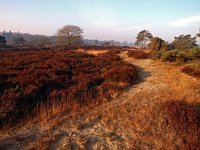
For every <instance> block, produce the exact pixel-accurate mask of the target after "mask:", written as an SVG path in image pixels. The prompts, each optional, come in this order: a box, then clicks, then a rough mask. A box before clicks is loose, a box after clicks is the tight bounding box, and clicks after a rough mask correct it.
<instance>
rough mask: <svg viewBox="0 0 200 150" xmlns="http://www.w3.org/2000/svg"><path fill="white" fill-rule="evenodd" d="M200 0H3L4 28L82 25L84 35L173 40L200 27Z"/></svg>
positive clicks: (0, 18) (46, 30) (35, 30)
mask: <svg viewBox="0 0 200 150" xmlns="http://www.w3.org/2000/svg"><path fill="white" fill-rule="evenodd" d="M199 8H200V0H0V31H3V30H6V31H10V30H11V31H13V32H17V31H20V32H25V33H32V34H43V35H55V34H56V32H57V30H58V29H59V28H61V27H63V26H64V25H67V24H73V25H78V26H80V27H81V28H82V29H83V30H84V38H87V39H98V40H117V41H128V42H134V41H135V37H136V36H137V33H138V32H139V31H141V30H143V29H146V30H149V31H150V32H151V33H152V34H153V36H159V37H161V38H163V39H164V40H166V41H172V40H173V38H174V36H179V35H180V34H192V35H195V34H196V33H197V32H199V28H200V9H199Z"/></svg>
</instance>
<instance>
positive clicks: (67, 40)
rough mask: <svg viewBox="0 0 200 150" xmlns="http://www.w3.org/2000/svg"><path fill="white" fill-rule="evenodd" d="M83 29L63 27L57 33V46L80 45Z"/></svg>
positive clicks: (72, 26) (74, 26) (69, 26)
mask: <svg viewBox="0 0 200 150" xmlns="http://www.w3.org/2000/svg"><path fill="white" fill-rule="evenodd" d="M82 34H83V29H81V28H80V27H79V26H76V25H65V26H64V27H62V28H60V29H59V30H58V31H57V34H56V36H57V44H58V45H61V46H72V45H76V44H80V43H81V41H82V39H83V36H82Z"/></svg>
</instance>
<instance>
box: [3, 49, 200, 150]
mask: <svg viewBox="0 0 200 150" xmlns="http://www.w3.org/2000/svg"><path fill="white" fill-rule="evenodd" d="M120 56H121V57H122V58H123V59H124V60H125V61H127V62H128V63H132V64H134V65H136V66H137V70H138V71H139V77H140V80H139V81H138V82H137V84H136V85H134V86H133V87H131V88H129V89H128V90H127V91H126V92H124V93H123V94H122V95H121V96H119V97H116V98H114V99H113V100H112V101H107V102H104V103H103V104H102V105H100V106H98V107H95V109H92V110H87V111H85V112H84V113H83V114H81V115H80V116H65V115H62V116H61V115H60V116H59V117H55V118H54V119H52V120H49V121H48V122H47V123H46V124H36V125H35V126H34V127H31V128H30V129H28V127H27V126H25V127H24V128H21V129H19V130H11V131H9V130H8V131H7V132H2V134H1V137H0V148H2V149H6V148H7V149H12V148H15V149H127V150H129V149H172V150H175V149H184V150H185V149H186V150H187V149H192V150H196V149H199V147H200V143H199V135H200V129H199V127H200V124H199V123H200V120H199V119H200V116H199V114H200V113H199V112H200V81H199V79H197V78H193V77H190V76H187V75H186V74H184V73H181V71H180V67H177V66H176V67H175V66H172V65H170V64H168V63H166V64H165V63H161V62H155V61H152V60H149V59H142V60H141V59H133V58H130V57H128V56H127V53H126V52H123V53H122V54H120Z"/></svg>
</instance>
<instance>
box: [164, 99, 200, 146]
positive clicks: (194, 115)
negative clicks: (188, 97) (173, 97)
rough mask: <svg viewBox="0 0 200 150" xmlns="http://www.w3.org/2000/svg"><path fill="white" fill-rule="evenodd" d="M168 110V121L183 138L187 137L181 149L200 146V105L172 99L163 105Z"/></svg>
mask: <svg viewBox="0 0 200 150" xmlns="http://www.w3.org/2000/svg"><path fill="white" fill-rule="evenodd" d="M163 110H165V111H166V112H167V115H166V123H167V124H168V126H169V127H170V128H173V129H174V132H177V134H178V135H179V136H181V137H182V139H185V140H184V141H182V142H183V144H182V147H181V149H196V148H197V147H200V144H199V139H198V138H199V137H198V136H199V135H200V128H199V127H200V114H199V112H200V105H199V104H188V103H187V102H184V101H171V102H167V103H165V104H164V106H163Z"/></svg>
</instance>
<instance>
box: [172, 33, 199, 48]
mask: <svg viewBox="0 0 200 150" xmlns="http://www.w3.org/2000/svg"><path fill="white" fill-rule="evenodd" d="M172 45H173V47H174V48H175V49H178V50H185V49H190V48H193V47H195V46H196V37H191V34H187V35H180V36H178V37H174V41H173V42H172Z"/></svg>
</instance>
